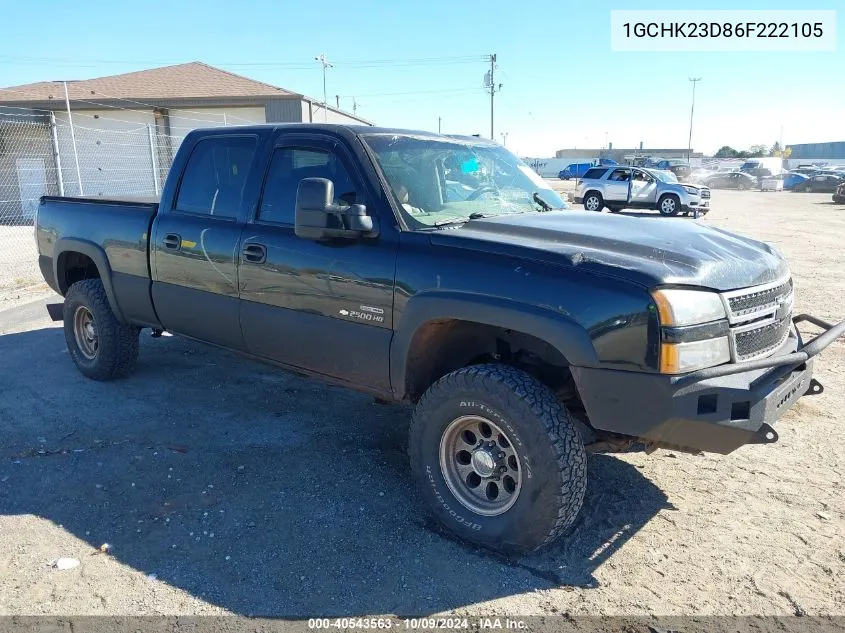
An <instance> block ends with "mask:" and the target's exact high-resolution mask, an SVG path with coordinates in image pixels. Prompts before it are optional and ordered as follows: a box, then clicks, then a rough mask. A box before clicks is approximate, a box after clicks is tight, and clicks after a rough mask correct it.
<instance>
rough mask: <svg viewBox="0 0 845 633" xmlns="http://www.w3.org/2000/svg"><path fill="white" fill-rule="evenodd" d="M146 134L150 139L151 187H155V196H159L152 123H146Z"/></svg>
mask: <svg viewBox="0 0 845 633" xmlns="http://www.w3.org/2000/svg"><path fill="white" fill-rule="evenodd" d="M147 134H148V135H149V137H150V159H151V160H152V163H153V187H155V192H156V195H157V196H158V195H160V194H161V191H160V189H161V188H160V186H159V182H158V160H157V158H156V146H155V137H154V136H153V126H152V123H147Z"/></svg>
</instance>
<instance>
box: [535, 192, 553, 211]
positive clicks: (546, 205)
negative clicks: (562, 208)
mask: <svg viewBox="0 0 845 633" xmlns="http://www.w3.org/2000/svg"><path fill="white" fill-rule="evenodd" d="M531 199H532V200H534V202H536V203H537V204H539V205H540V206H541V207H542V208H543V211H553V210H554V207H553V206H552V205H550V204H549V203H548V202H546V201H545V200H543V198H542V196H541V195H540V194H539V193H538V192H536V191H535V192H534V195H533V196H531Z"/></svg>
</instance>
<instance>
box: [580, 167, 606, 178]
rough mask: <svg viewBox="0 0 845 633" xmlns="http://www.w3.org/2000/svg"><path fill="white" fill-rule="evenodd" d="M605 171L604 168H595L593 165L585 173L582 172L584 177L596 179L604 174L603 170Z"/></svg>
mask: <svg viewBox="0 0 845 633" xmlns="http://www.w3.org/2000/svg"><path fill="white" fill-rule="evenodd" d="M606 171H607V169H606V168H601V169H597V168H595V167H594V168H593V169H588V170H587V173H585V174H584V179H593V180H598V179H599V178H601V177H602V176H603V175H604V172H606Z"/></svg>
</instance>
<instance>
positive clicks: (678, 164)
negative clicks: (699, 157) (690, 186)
mask: <svg viewBox="0 0 845 633" xmlns="http://www.w3.org/2000/svg"><path fill="white" fill-rule="evenodd" d="M654 169H659V170H661V171H671V172H672V173H673V174H675V176H676V177H677V179H678V180H687V179H688V178H689V177H690V175H691V174H692V167H690V164H689V162H687V161H685V160H683V159H681V158H665V159H663V160H659V161H657V163H656V164H655V166H654Z"/></svg>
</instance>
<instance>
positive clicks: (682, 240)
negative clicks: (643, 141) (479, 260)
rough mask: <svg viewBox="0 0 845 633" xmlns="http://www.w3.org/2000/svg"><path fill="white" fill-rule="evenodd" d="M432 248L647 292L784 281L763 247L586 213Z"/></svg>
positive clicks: (718, 234)
mask: <svg viewBox="0 0 845 633" xmlns="http://www.w3.org/2000/svg"><path fill="white" fill-rule="evenodd" d="M431 239H432V243H434V244H440V245H443V246H448V247H454V248H463V249H471V250H478V251H483V252H488V253H490V252H492V253H494V254H500V255H504V256H511V257H521V258H526V259H534V260H537V261H544V262H548V263H550V264H554V265H561V266H571V267H576V268H578V269H580V270H584V271H585V272H592V273H596V274H603V275H611V276H614V277H621V278H624V279H627V280H629V281H631V282H633V283H637V284H640V285H643V286H645V287H652V286H657V285H661V284H683V285H692V286H700V287H703V288H712V289H713V290H718V291H726V290H735V289H737V288H746V287H748V286H755V285H758V284H764V283H769V282H773V281H777V280H779V279H782V278H784V277H785V276H787V275H788V274H789V267H788V265H787V263H786V261H785V260H784V259H783V257H782V256H781V255H780V253H779V252H778V251H777V250H775V249H774V248H773V247H771V246H769V245H768V244H764V243H763V242H758V241H756V240H752V239H749V238H747V237H741V236H739V235H734V234H732V233H728V232H727V231H722V230H720V229H716V228H712V227H709V226H704V225H701V224H699V223H698V222H693V221H690V220H686V219H682V218H672V219H669V218H658V217H655V218H637V217H628V216H623V215H611V214H604V213H594V212H586V211H559V212H551V213H526V214H518V215H506V216H501V217H491V218H482V219H478V220H470V221H468V222H466V223H465V224H463V225H461V226H460V227H459V228H456V229H445V230H442V231H438V232H436V233H432V237H431Z"/></svg>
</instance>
